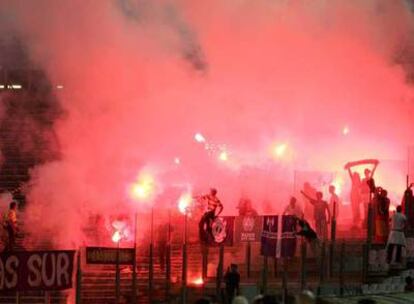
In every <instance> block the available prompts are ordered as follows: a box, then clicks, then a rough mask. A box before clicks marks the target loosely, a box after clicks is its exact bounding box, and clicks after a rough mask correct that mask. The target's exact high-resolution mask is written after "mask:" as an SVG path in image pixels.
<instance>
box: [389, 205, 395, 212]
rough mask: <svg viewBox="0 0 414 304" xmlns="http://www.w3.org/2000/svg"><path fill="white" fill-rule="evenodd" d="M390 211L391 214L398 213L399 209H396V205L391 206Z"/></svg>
mask: <svg viewBox="0 0 414 304" xmlns="http://www.w3.org/2000/svg"><path fill="white" fill-rule="evenodd" d="M388 210H389V212H395V211H397V207H395V205H390V208H389V209H388Z"/></svg>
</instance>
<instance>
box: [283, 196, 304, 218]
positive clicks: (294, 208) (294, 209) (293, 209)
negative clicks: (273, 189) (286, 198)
mask: <svg viewBox="0 0 414 304" xmlns="http://www.w3.org/2000/svg"><path fill="white" fill-rule="evenodd" d="M283 215H294V216H296V217H297V218H300V219H301V218H303V211H302V208H300V206H298V204H297V200H296V197H294V196H292V197H291V198H290V202H289V205H287V206H286V208H285V211H283Z"/></svg>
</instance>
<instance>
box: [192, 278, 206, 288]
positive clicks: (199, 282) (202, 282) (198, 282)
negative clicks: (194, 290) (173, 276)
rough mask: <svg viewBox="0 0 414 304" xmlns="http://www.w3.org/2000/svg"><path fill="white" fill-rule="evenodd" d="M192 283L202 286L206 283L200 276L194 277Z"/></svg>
mask: <svg viewBox="0 0 414 304" xmlns="http://www.w3.org/2000/svg"><path fill="white" fill-rule="evenodd" d="M192 283H193V284H194V285H197V286H200V285H203V284H204V281H203V278H202V277H199V278H196V279H194V280H193V281H192Z"/></svg>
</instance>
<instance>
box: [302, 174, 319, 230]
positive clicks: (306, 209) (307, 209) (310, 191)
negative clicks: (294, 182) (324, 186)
mask: <svg viewBox="0 0 414 304" xmlns="http://www.w3.org/2000/svg"><path fill="white" fill-rule="evenodd" d="M303 192H305V193H306V195H307V196H310V197H316V189H315V188H314V187H312V186H311V184H310V183H309V182H305V183H304V184H303ZM302 206H303V213H304V217H305V219H306V220H307V221H309V222H312V221H313V218H312V213H313V212H312V211H313V207H312V204H311V203H310V202H309V201H308V200H306V199H305V200H304V201H303V205H302Z"/></svg>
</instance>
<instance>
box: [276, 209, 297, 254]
mask: <svg viewBox="0 0 414 304" xmlns="http://www.w3.org/2000/svg"><path fill="white" fill-rule="evenodd" d="M295 232H296V218H295V217H294V216H292V215H284V216H283V217H282V235H281V237H282V240H281V250H280V251H281V252H280V256H281V257H282V258H288V257H289V258H291V257H294V256H295V252H296V235H295Z"/></svg>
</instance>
